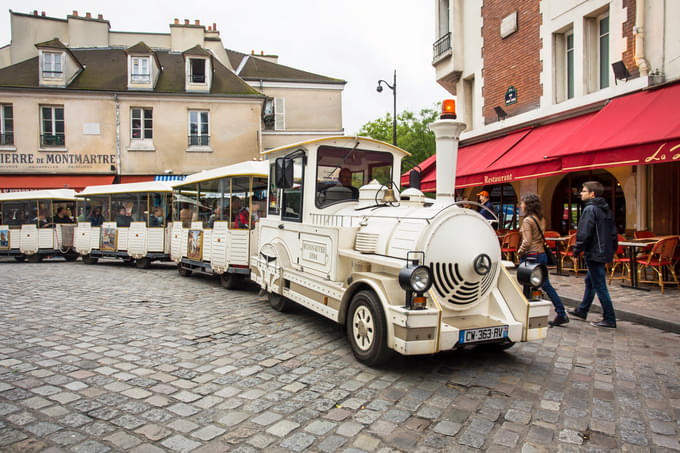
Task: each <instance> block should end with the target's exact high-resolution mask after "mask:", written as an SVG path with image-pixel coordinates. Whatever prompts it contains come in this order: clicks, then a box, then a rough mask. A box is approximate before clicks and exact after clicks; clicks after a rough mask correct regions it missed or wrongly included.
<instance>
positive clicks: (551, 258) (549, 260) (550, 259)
mask: <svg viewBox="0 0 680 453" xmlns="http://www.w3.org/2000/svg"><path fill="white" fill-rule="evenodd" d="M531 220H533V221H534V223H535V224H536V228H538V232H539V233H540V234H541V239H543V249H544V250H545V257H546V264H547V265H548V266H555V265H556V264H557V261H556V259H555V255H554V254H553V251H552V248H550V246H549V245H548V243H547V242H546V241H545V236H543V231H542V230H541V226H540V225H539V224H538V222H537V221H536V219H534V218H533V217H531Z"/></svg>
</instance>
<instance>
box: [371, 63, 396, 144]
mask: <svg viewBox="0 0 680 453" xmlns="http://www.w3.org/2000/svg"><path fill="white" fill-rule="evenodd" d="M383 83H384V84H385V85H387V88H389V89H390V90H392V96H393V97H394V116H393V117H392V144H393V145H394V146H397V70H396V69H395V70H394V81H393V82H392V85H390V84H389V83H387V82H385V81H384V80H382V79H381V80H378V87H377V88H376V90H377V91H378V93H381V92H382V90H383V87H382V85H381V84H383Z"/></svg>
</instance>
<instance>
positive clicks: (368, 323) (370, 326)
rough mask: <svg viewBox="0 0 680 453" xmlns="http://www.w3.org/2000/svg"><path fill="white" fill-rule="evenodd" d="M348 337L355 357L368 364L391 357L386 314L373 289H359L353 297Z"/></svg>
mask: <svg viewBox="0 0 680 453" xmlns="http://www.w3.org/2000/svg"><path fill="white" fill-rule="evenodd" d="M347 339H348V340H349V343H350V345H351V347H352V352H353V353H354V357H356V358H357V360H358V361H360V362H362V363H365V364H366V365H370V366H372V365H379V364H381V363H383V362H385V361H386V360H387V359H388V358H389V357H390V355H391V352H390V350H389V349H387V334H386V327H385V314H384V313H383V311H382V307H381V306H380V301H379V300H378V296H376V295H375V293H374V292H373V291H367V290H364V291H359V292H358V293H356V294H355V295H354V297H353V298H352V303H351V304H350V306H349V312H348V313H347Z"/></svg>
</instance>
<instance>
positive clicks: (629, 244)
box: [619, 238, 657, 291]
mask: <svg viewBox="0 0 680 453" xmlns="http://www.w3.org/2000/svg"><path fill="white" fill-rule="evenodd" d="M656 242H657V239H655V238H644V239H637V240H635V241H621V242H619V245H621V246H623V247H626V250H627V251H628V259H629V260H630V285H626V284H625V283H624V284H621V286H622V287H624V288H632V289H639V290H641V291H649V288H642V287H641V286H640V282H639V281H638V273H637V267H638V266H637V259H636V255H637V249H639V248H645V247H647V246H649V245H650V244H654V243H656Z"/></svg>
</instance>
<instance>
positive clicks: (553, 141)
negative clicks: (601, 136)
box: [456, 113, 595, 187]
mask: <svg viewBox="0 0 680 453" xmlns="http://www.w3.org/2000/svg"><path fill="white" fill-rule="evenodd" d="M594 116H595V113H590V114H587V115H582V116H577V117H575V118H569V119H567V120H563V121H559V122H557V123H552V124H548V125H546V126H540V127H536V128H534V129H531V132H530V133H525V134H524V135H523V138H522V140H521V141H519V142H518V143H517V144H515V145H514V146H513V147H512V148H511V149H509V150H508V151H507V152H506V153H505V154H503V155H502V156H499V157H498V158H497V159H496V161H495V162H493V163H492V164H490V165H488V166H486V167H483V166H480V167H477V169H476V171H475V173H474V174H471V175H465V176H463V177H458V178H456V187H470V186H481V185H485V184H500V183H505V182H511V181H517V180H521V179H531V178H540V177H543V176H549V175H553V174H557V173H560V172H562V164H561V161H560V159H559V158H557V157H550V156H551V155H553V154H555V153H556V152H558V151H559V150H560V149H564V147H565V145H567V144H568V143H571V142H573V141H575V140H578V137H577V136H576V134H577V133H578V131H579V130H580V128H581V127H582V126H583V125H587V124H588V122H589V121H590V120H591V119H592V118H593V117H594Z"/></svg>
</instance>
